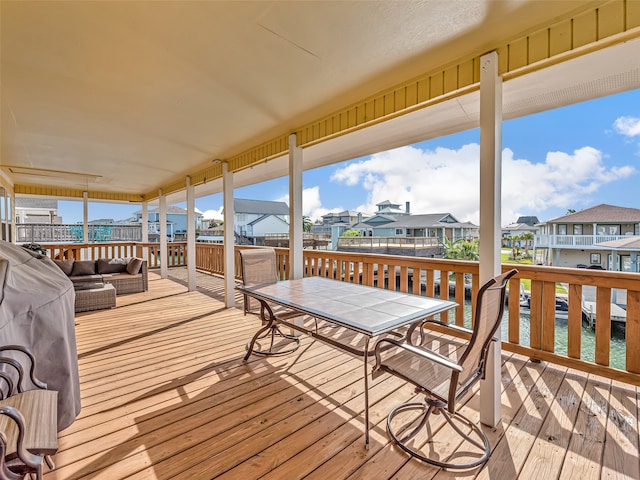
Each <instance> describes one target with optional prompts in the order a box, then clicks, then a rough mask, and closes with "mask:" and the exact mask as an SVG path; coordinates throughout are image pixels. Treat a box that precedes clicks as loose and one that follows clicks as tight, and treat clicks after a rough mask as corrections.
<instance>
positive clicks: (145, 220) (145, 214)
mask: <svg viewBox="0 0 640 480" xmlns="http://www.w3.org/2000/svg"><path fill="white" fill-rule="evenodd" d="M141 228H142V243H143V244H144V245H146V244H147V243H149V202H147V201H146V200H145V201H144V202H142V227H141ZM142 258H144V259H146V260H147V262H148V264H149V266H151V261H150V260H151V259H150V258H149V247H146V246H145V247H142Z"/></svg>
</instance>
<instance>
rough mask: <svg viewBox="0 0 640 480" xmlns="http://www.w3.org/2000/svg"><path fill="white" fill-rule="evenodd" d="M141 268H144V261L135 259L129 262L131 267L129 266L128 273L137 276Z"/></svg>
mask: <svg viewBox="0 0 640 480" xmlns="http://www.w3.org/2000/svg"><path fill="white" fill-rule="evenodd" d="M140 267H142V259H141V258H135V257H134V258H132V259H131V260H129V265H127V273H129V274H131V275H136V274H137V273H139V272H140Z"/></svg>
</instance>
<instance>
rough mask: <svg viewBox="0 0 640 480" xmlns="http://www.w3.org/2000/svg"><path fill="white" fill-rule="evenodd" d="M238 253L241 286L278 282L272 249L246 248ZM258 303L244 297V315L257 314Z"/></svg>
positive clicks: (274, 252) (258, 309)
mask: <svg viewBox="0 0 640 480" xmlns="http://www.w3.org/2000/svg"><path fill="white" fill-rule="evenodd" d="M239 253H240V266H241V268H242V284H243V285H262V284H272V283H276V282H277V281H278V269H277V266H276V251H275V250H274V249H273V248H255V249H254V248H250V249H249V248H248V249H242V250H240V251H239ZM259 311H260V302H259V301H258V300H256V299H255V298H250V297H249V296H247V295H245V296H244V313H245V315H246V314H247V313H254V314H258V313H259Z"/></svg>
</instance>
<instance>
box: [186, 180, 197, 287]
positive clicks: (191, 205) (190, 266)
mask: <svg viewBox="0 0 640 480" xmlns="http://www.w3.org/2000/svg"><path fill="white" fill-rule="evenodd" d="M186 186H187V286H188V289H189V291H190V292H192V291H194V290H195V289H196V215H195V213H196V212H195V210H196V199H195V193H196V192H195V188H194V187H193V185H191V177H187V182H186Z"/></svg>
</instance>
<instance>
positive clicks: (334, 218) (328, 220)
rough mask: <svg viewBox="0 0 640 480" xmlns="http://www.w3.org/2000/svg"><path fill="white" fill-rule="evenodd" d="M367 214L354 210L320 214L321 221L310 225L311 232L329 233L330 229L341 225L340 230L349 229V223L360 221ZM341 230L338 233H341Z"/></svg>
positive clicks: (317, 233)
mask: <svg viewBox="0 0 640 480" xmlns="http://www.w3.org/2000/svg"><path fill="white" fill-rule="evenodd" d="M368 217H369V215H366V214H363V213H360V212H356V211H355V210H344V211H342V212H329V213H327V214H325V215H322V222H319V223H316V224H314V225H312V226H311V233H313V234H315V235H331V232H332V229H333V228H334V227H336V226H338V227H341V229H342V231H344V230H347V229H349V227H350V226H351V225H354V224H356V223H358V222H361V221H362V219H363V218H368ZM342 231H341V232H340V233H342Z"/></svg>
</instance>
